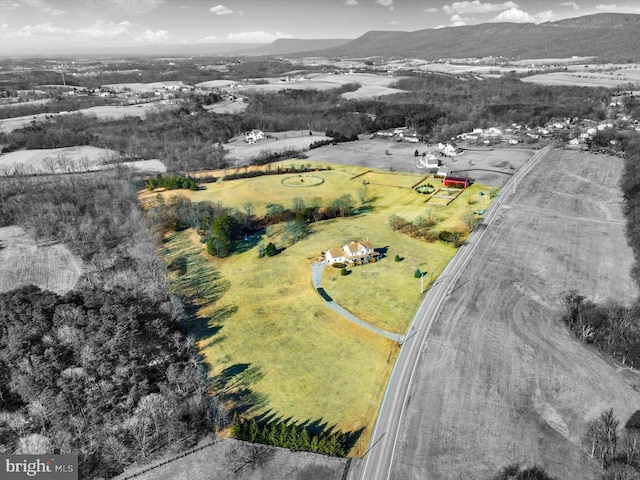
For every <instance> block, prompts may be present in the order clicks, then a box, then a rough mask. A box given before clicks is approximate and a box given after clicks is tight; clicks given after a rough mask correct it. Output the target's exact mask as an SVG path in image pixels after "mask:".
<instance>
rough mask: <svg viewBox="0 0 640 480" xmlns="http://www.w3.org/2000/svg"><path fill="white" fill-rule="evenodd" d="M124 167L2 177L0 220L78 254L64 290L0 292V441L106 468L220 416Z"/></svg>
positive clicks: (205, 427)
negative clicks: (80, 271) (78, 264)
mask: <svg viewBox="0 0 640 480" xmlns="http://www.w3.org/2000/svg"><path fill="white" fill-rule="evenodd" d="M128 175H129V172H127V171H125V170H122V171H114V172H102V173H99V174H83V175H78V176H67V177H55V178H50V179H40V178H37V177H34V178H14V179H5V180H3V183H2V189H0V219H1V220H0V225H2V226H5V225H20V226H22V227H23V228H25V229H26V230H28V231H29V232H30V233H32V234H34V235H35V237H36V238H37V239H38V240H39V241H61V242H64V243H65V244H66V245H67V246H68V247H69V248H70V249H72V250H73V251H74V253H76V254H77V255H79V256H80V257H82V259H83V260H84V262H85V274H84V275H83V277H82V278H81V280H80V282H79V284H78V286H77V289H76V290H73V291H71V292H69V293H67V294H66V295H62V296H61V295H56V294H54V293H51V292H46V291H41V290H39V289H38V288H37V287H24V288H21V289H18V290H14V291H12V292H8V293H4V294H1V295H0V375H1V376H2V378H1V379H0V380H1V381H0V450H2V451H9V452H15V453H19V452H28V453H37V452H42V453H47V452H52V451H60V452H61V453H67V452H73V453H78V455H79V459H80V478H104V477H110V476H113V475H116V474H118V473H120V472H122V470H123V468H124V467H126V466H127V465H128V464H130V463H131V462H133V461H139V460H142V461H144V460H145V459H148V458H150V457H151V458H152V457H153V456H154V455H161V454H162V453H164V452H166V451H167V450H180V449H182V448H185V447H186V446H190V445H192V444H194V443H196V442H197V441H198V440H199V439H200V438H202V436H204V435H206V434H207V433H208V432H210V431H212V430H214V429H215V424H220V423H221V422H224V418H223V417H224V415H225V413H224V411H223V410H222V408H221V407H220V404H219V403H218V402H217V400H216V398H215V397H212V396H210V395H208V393H207V388H208V387H207V385H208V384H207V381H206V375H205V372H204V371H203V370H202V367H201V364H200V362H199V359H198V357H197V353H196V352H195V349H194V344H193V339H190V338H185V337H184V335H183V334H182V333H181V331H180V324H181V322H182V321H184V312H183V308H182V306H181V304H180V302H179V301H178V300H177V299H171V298H170V296H169V294H168V291H167V288H166V285H165V281H164V272H165V270H164V267H163V266H162V265H161V264H160V263H159V261H158V260H157V258H156V256H155V251H154V247H153V245H152V244H151V242H150V241H149V237H148V234H147V231H146V225H145V224H144V222H143V220H142V216H141V212H140V209H139V206H138V203H137V197H136V189H135V188H134V186H133V184H132V182H133V181H134V179H132V178H129V177H128Z"/></svg>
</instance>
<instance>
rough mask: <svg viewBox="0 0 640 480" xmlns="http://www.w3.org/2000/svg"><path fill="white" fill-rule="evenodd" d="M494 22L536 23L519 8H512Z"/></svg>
mask: <svg viewBox="0 0 640 480" xmlns="http://www.w3.org/2000/svg"><path fill="white" fill-rule="evenodd" d="M493 21H494V22H513V23H534V22H535V19H534V18H533V17H532V16H531V15H529V14H528V13H527V12H525V11H523V10H520V9H519V8H510V9H509V10H505V11H504V12H500V14H499V15H498V16H497V17H496V18H494V19H493Z"/></svg>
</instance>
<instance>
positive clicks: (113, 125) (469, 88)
mask: <svg viewBox="0 0 640 480" xmlns="http://www.w3.org/2000/svg"><path fill="white" fill-rule="evenodd" d="M394 87H395V88H400V89H404V90H407V91H408V92H407V93H401V94H396V95H389V96H386V97H385V98H384V100H345V99H344V98H342V97H341V94H342V93H345V92H349V91H353V90H355V89H356V88H357V85H356V84H346V85H343V86H342V87H340V88H337V89H333V90H327V91H317V90H285V91H281V92H278V93H250V92H247V96H248V103H249V104H248V107H247V109H246V110H245V112H243V113H242V114H235V115H232V114H225V115H222V114H215V113H210V112H206V111H205V110H204V109H203V107H202V102H200V101H197V100H196V99H195V98H191V97H190V98H191V100H187V101H185V102H184V103H183V104H182V105H181V107H180V108H179V109H177V110H174V111H162V112H157V113H149V114H148V115H147V116H146V118H145V119H144V120H143V119H140V118H123V119H120V120H97V119H95V118H92V117H87V116H82V115H80V114H74V115H65V116H63V117H58V118H55V119H51V120H49V121H47V122H43V123H40V124H38V125H35V126H30V127H28V128H25V129H22V130H16V131H13V132H11V133H2V134H0V144H4V145H5V147H4V151H13V150H16V149H19V148H27V149H34V148H58V147H66V146H74V145H92V146H96V147H103V148H108V149H112V150H115V151H118V152H119V153H120V154H122V156H123V161H124V160H127V159H138V158H142V159H150V158H159V159H160V160H162V161H163V162H165V164H166V165H167V167H168V168H169V169H170V170H172V171H190V170H199V169H220V168H225V167H227V166H228V165H227V161H226V159H225V152H224V143H225V142H227V141H228V140H229V139H231V138H232V137H234V136H236V135H239V134H241V133H242V132H245V131H248V130H251V129H253V128H259V129H261V130H263V131H284V130H300V129H309V130H314V131H324V132H327V134H330V136H332V137H334V138H336V139H339V140H344V139H355V138H357V137H356V136H357V135H358V134H362V133H371V132H375V131H377V130H381V129H387V128H392V127H399V126H408V127H410V128H415V129H416V130H417V132H418V134H419V135H422V136H425V137H426V138H428V139H430V140H441V139H449V138H451V137H453V136H455V135H457V134H459V133H462V132H468V131H471V130H472V129H473V128H480V127H481V128H486V127H489V126H492V125H495V124H511V123H520V124H522V125H529V126H538V125H544V124H546V123H547V122H548V121H550V120H552V119H554V118H574V117H580V118H587V119H589V118H590V119H593V120H601V119H604V118H606V111H605V108H604V107H605V105H607V104H608V101H609V97H610V95H611V92H610V91H609V90H607V89H604V88H586V87H549V86H540V85H533V84H528V83H522V82H520V81H519V80H517V79H513V78H499V79H498V78H488V79H484V80H478V79H475V78H465V79H464V80H463V79H459V78H454V77H452V76H446V75H437V74H425V75H420V76H416V77H413V78H408V79H402V80H399V81H398V82H397V83H396V84H395V85H394Z"/></svg>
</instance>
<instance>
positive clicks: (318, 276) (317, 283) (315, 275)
mask: <svg viewBox="0 0 640 480" xmlns="http://www.w3.org/2000/svg"><path fill="white" fill-rule="evenodd" d="M327 265H329V263H328V262H327V261H326V260H325V261H323V262H318V263H314V264H313V265H311V281H312V283H313V286H314V287H315V289H316V290H317V291H318V293H319V294H320V296H321V297H322V298H323V299H324V301H325V303H326V305H327V307H329V308H330V309H331V310H333V311H334V312H336V313H337V314H338V315H341V316H342V317H343V318H345V319H346V320H348V321H350V322H351V323H355V324H356V325H359V326H361V327H362V328H366V329H367V330H369V331H371V332H373V333H376V334H378V335H381V336H383V337H385V338H388V339H389V340H393V341H394V342H400V338H401V337H402V336H401V335H400V334H399V333H392V332H388V331H386V330H382V329H380V328H378V327H374V326H373V325H371V324H369V323H367V322H365V321H364V320H360V319H359V318H358V317H356V316H355V315H353V314H352V313H350V312H348V311H347V310H345V309H344V308H342V307H341V306H340V305H338V304H337V303H336V302H334V301H333V299H331V297H330V296H329V295H328V294H327V293H326V292H325V290H324V289H323V288H322V285H321V283H322V271H323V270H324V267H326V266H327Z"/></svg>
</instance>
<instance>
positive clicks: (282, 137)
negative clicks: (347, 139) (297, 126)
mask: <svg viewBox="0 0 640 480" xmlns="http://www.w3.org/2000/svg"><path fill="white" fill-rule="evenodd" d="M264 133H265V138H263V139H261V140H258V141H257V142H256V143H251V144H249V143H247V142H246V141H245V138H244V136H243V135H241V136H239V137H235V138H233V139H231V140H230V141H229V142H228V143H225V144H224V148H225V150H227V151H228V152H229V153H228V156H229V158H230V159H231V160H233V161H235V162H236V163H238V164H246V163H247V162H249V161H251V160H252V159H254V158H257V157H259V156H260V155H262V154H264V153H277V152H283V151H286V150H296V151H300V150H307V149H309V145H310V144H312V143H314V142H317V141H320V140H328V139H329V137H327V136H325V135H324V134H323V133H319V132H313V135H309V130H290V131H286V132H274V133H269V132H264Z"/></svg>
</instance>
